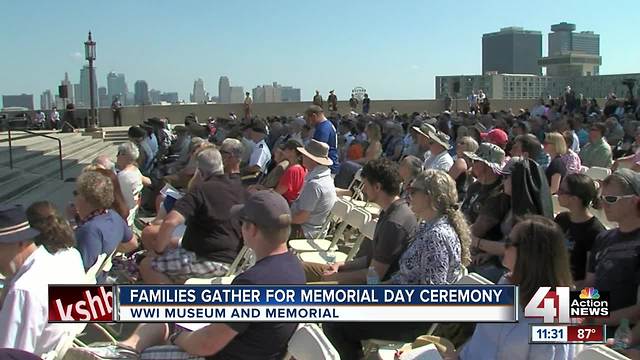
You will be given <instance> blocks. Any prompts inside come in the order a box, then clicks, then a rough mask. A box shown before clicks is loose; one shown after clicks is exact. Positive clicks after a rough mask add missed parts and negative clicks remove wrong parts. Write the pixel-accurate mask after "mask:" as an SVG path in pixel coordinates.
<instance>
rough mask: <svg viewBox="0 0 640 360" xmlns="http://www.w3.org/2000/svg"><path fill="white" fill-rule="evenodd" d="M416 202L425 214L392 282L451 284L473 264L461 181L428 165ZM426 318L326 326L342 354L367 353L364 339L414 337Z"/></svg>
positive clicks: (413, 190) (415, 185)
mask: <svg viewBox="0 0 640 360" xmlns="http://www.w3.org/2000/svg"><path fill="white" fill-rule="evenodd" d="M409 192H410V194H411V195H410V196H411V208H412V210H413V212H414V213H415V214H416V215H417V216H418V217H419V218H420V219H422V220H423V223H422V224H421V225H420V227H419V230H418V232H417V234H416V236H415V240H414V241H413V242H411V244H410V245H409V247H408V249H407V250H406V251H405V252H404V253H403V254H402V256H401V258H400V264H399V270H398V272H397V273H395V274H394V275H392V276H391V278H390V279H389V281H388V283H389V284H395V285H424V284H437V285H443V284H452V283H454V282H456V281H457V280H458V279H459V278H460V277H461V276H462V272H463V267H464V266H466V265H468V264H469V262H470V260H471V256H470V254H469V243H470V241H471V239H470V232H469V227H468V226H467V223H466V221H465V219H464V216H463V215H462V213H461V212H460V210H458V205H457V202H458V194H457V192H456V184H455V182H454V181H453V179H451V177H450V176H449V175H447V173H446V172H444V171H441V170H426V171H424V172H423V173H421V174H420V175H418V177H417V178H416V179H415V180H414V181H413V182H412V183H411V187H410V189H409ZM429 326H430V324H427V323H352V324H349V323H330V324H324V325H323V330H324V332H325V334H326V335H327V337H328V338H329V340H331V343H332V344H333V345H334V346H335V348H336V349H337V350H338V352H339V353H340V358H341V359H360V358H362V356H363V354H362V346H361V344H360V341H361V340H365V339H371V338H376V339H388V340H394V341H395V340H398V341H413V339H415V338H416V337H417V336H420V335H422V334H424V333H425V332H426V331H427V330H428V328H429Z"/></svg>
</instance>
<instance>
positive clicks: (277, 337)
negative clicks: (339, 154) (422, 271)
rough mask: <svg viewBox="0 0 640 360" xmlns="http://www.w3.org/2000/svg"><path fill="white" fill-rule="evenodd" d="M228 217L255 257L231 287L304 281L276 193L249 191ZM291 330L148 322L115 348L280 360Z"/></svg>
mask: <svg viewBox="0 0 640 360" xmlns="http://www.w3.org/2000/svg"><path fill="white" fill-rule="evenodd" d="M231 217H232V218H234V219H236V220H237V221H240V222H242V236H243V238H244V243H245V245H246V246H247V247H249V248H250V249H251V250H253V252H254V253H255V255H256V264H255V265H254V266H253V267H251V268H249V269H248V270H247V271H245V272H243V273H242V274H240V275H238V276H236V277H235V278H234V279H233V282H232V283H231V285H300V284H304V283H305V276H304V271H303V269H302V265H301V264H300V261H299V260H298V258H297V257H296V256H295V255H293V254H291V253H290V252H289V251H288V249H287V238H288V235H289V230H290V224H291V212H290V211H289V206H288V204H287V201H286V200H285V199H284V198H283V197H282V196H281V195H280V194H278V193H276V192H275V191H273V190H265V191H258V192H255V193H254V194H252V195H251V196H250V197H249V198H248V199H247V201H246V202H245V203H244V204H242V205H234V206H232V207H231ZM297 327H298V324H297V323H292V322H289V323H277V322H251V323H249V322H244V323H239V322H233V323H221V322H217V323H212V324H209V325H207V326H205V327H202V328H199V329H197V330H195V331H188V330H185V329H183V328H181V327H176V328H175V329H173V331H172V332H169V330H170V329H171V328H170V327H169V326H168V324H162V323H148V324H142V325H141V326H139V327H138V328H137V329H136V331H135V332H134V334H133V335H132V336H130V337H129V338H128V339H127V340H125V341H123V342H121V343H120V344H119V345H118V349H116V350H117V351H119V352H120V353H122V349H127V352H128V353H129V354H130V353H132V352H133V354H135V355H137V354H139V353H144V355H146V356H147V357H149V358H156V357H157V356H154V355H156V354H155V351H156V350H154V349H153V348H152V347H153V346H156V345H166V343H167V342H168V343H171V344H172V345H175V346H174V347H169V348H166V349H163V350H162V356H163V357H164V358H167V359H186V358H188V357H189V356H188V354H190V355H193V357H194V358H195V357H198V356H201V357H215V358H220V359H228V358H237V359H281V358H282V357H283V356H284V355H285V353H286V352H287V343H288V342H289V339H290V338H291V335H293V333H294V332H295V331H296V328H297ZM167 333H169V334H170V335H169V336H168V337H167ZM97 349H99V348H93V349H91V348H89V349H86V348H77V349H72V350H71V353H73V354H74V355H75V354H78V353H82V354H83V355H87V354H90V353H92V352H94V351H96V350H97ZM146 349H149V350H147V351H145V350H146ZM214 355H215V356H214ZM78 357H79V356H78ZM82 358H87V357H82Z"/></svg>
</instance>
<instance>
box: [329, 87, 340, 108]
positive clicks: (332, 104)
mask: <svg viewBox="0 0 640 360" xmlns="http://www.w3.org/2000/svg"><path fill="white" fill-rule="evenodd" d="M334 92H335V90H331V91H329V97H328V98H327V103H328V104H329V111H338V97H337V96H336V94H334Z"/></svg>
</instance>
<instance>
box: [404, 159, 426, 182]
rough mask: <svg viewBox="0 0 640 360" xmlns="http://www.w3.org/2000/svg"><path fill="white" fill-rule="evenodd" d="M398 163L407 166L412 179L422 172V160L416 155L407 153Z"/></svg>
mask: <svg viewBox="0 0 640 360" xmlns="http://www.w3.org/2000/svg"><path fill="white" fill-rule="evenodd" d="M400 164H406V165H407V167H408V168H409V173H410V174H411V178H412V179H414V178H415V177H416V176H418V174H420V173H421V172H422V164H423V162H422V160H420V159H419V158H418V157H417V156H413V155H407V156H406V157H405V158H404V159H402V161H401V162H400Z"/></svg>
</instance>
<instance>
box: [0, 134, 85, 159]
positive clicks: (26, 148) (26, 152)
mask: <svg viewBox="0 0 640 360" xmlns="http://www.w3.org/2000/svg"><path fill="white" fill-rule="evenodd" d="M86 139H87V138H85V137H82V136H74V137H69V138H65V139H64V140H63V141H62V152H63V154H64V153H66V152H69V151H70V147H72V146H74V145H77V144H79V143H82V142H84V141H86ZM12 147H13V161H14V163H16V164H17V163H18V162H20V161H24V160H27V159H31V158H34V157H38V156H42V155H44V154H47V153H55V154H56V156H58V155H57V154H58V143H57V142H56V141H48V142H40V143H37V144H33V145H32V144H27V145H19V146H15V145H14V146H12ZM7 164H9V147H8V146H3V145H0V165H7Z"/></svg>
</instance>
